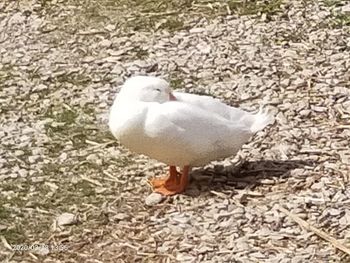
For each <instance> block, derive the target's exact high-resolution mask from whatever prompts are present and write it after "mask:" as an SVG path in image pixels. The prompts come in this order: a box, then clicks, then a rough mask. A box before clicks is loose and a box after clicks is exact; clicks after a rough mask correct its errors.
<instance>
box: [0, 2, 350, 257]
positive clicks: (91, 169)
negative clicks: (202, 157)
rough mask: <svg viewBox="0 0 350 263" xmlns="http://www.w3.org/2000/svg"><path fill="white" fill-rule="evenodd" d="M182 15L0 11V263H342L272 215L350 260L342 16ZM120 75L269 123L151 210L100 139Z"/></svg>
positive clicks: (129, 157) (301, 8)
mask: <svg viewBox="0 0 350 263" xmlns="http://www.w3.org/2000/svg"><path fill="white" fill-rule="evenodd" d="M185 2H186V1H176V2H175V1H174V2H172V1H169V2H167V3H164V5H161V4H159V3H158V1H157V4H156V5H155V4H154V3H153V2H152V1H146V2H144V3H143V1H142V3H139V1H133V2H132V3H131V2H130V3H129V2H128V5H113V3H112V2H110V1H104V0H103V1H99V2H98V3H97V2H95V1H89V3H81V2H79V1H78V0H68V1H61V0H54V1H35V0H33V1H29V2H28V1H3V2H1V3H0V10H1V12H0V28H1V30H0V61H1V63H0V105H1V107H0V113H1V114H0V124H1V129H0V139H1V146H0V180H1V181H0V221H1V225H0V237H1V241H2V245H1V246H0V261H2V262H10V261H11V262H24V261H25V262H38V261H40V262H82V261H86V262H140V261H142V262H293V263H294V262H347V261H349V260H350V258H349V255H348V254H347V253H346V252H343V251H341V250H339V249H337V248H336V247H335V245H334V243H332V242H329V241H327V240H326V239H323V238H321V237H320V236H319V235H318V234H317V233H315V232H313V231H310V230H309V229H306V228H304V227H301V226H300V225H299V224H298V223H297V222H296V221H295V220H293V218H292V217H290V216H288V215H287V214H286V213H283V212H282V211H281V209H280V208H281V207H282V208H285V209H287V210H288V211H289V212H291V213H292V214H293V215H296V216H297V217H299V218H300V219H302V220H304V221H306V222H307V223H308V224H310V225H312V226H314V227H315V228H317V229H319V230H321V231H323V232H325V233H326V234H327V235H329V236H331V237H333V238H335V239H336V240H337V241H338V242H340V243H342V244H343V245H345V246H347V247H350V245H349V242H350V213H349V211H350V202H349V198H350V190H349V189H350V187H349V177H350V176H349V175H350V169H349V167H350V154H349V141H350V140H349V138H350V89H349V81H350V75H349V72H350V28H349V26H350V24H349V21H350V18H349V6H350V3H349V1H321V0H317V1H301V0H300V1H299V0H298V1H277V0H273V1H265V2H262V1H244V2H245V4H242V3H238V4H237V3H236V2H235V3H233V2H232V3H231V2H229V3H228V4H225V3H226V2H224V1H219V2H214V1H190V2H189V3H190V4H188V3H187V4H186V3H185ZM187 2H188V1H187ZM162 3H163V2H162ZM128 7H129V8H128ZM133 74H148V75H156V76H161V77H163V78H165V79H167V80H168V81H169V82H170V83H171V85H172V87H173V88H174V89H177V90H180V91H186V92H191V93H197V94H209V95H212V96H214V97H217V98H219V99H221V100H223V101H225V102H226V103H228V104H231V105H233V106H239V107H241V108H243V109H245V110H251V111H255V110H258V109H259V106H261V105H263V106H264V107H266V108H268V109H269V110H270V112H272V113H273V114H274V115H275V116H276V123H275V124H274V125H272V126H271V127H269V128H268V129H266V130H264V131H261V132H259V133H258V134H257V135H256V136H254V138H252V140H251V141H250V142H249V143H247V144H246V145H244V146H243V147H242V150H241V151H240V152H239V153H238V155H237V156H233V157H232V158H228V159H225V160H221V161H217V162H214V163H211V164H209V165H207V166H205V167H201V168H197V169H195V170H194V171H193V173H192V180H191V183H190V187H189V189H188V190H187V192H186V193H185V194H183V195H178V196H174V197H170V198H166V199H164V200H163V198H162V197H161V196H159V195H157V194H151V191H150V187H149V186H148V184H147V180H148V178H151V177H153V176H162V175H164V174H165V173H166V171H167V170H166V167H165V166H164V165H163V164H160V163H158V162H156V161H154V160H150V159H148V158H147V157H145V156H140V155H136V154H133V153H130V152H129V151H127V150H126V149H125V148H123V147H121V146H120V145H119V144H118V142H116V141H115V140H114V138H113V137H112V136H111V134H110V133H109V131H108V128H107V124H106V120H107V116H108V110H109V107H110V105H111V103H112V101H113V99H114V96H115V94H116V93H117V92H118V90H119V87H120V84H122V83H123V81H124V80H125V79H126V78H127V77H129V76H131V75H133ZM57 215H59V216H57ZM76 215H79V223H78V222H77V221H76V220H77V217H76ZM52 222H56V223H57V225H64V227H62V228H61V227H57V228H56V227H53V226H52ZM21 244H22V245H23V244H24V245H28V246H30V245H33V244H45V245H50V246H51V247H54V246H64V247H65V249H64V250H52V249H51V250H50V251H49V250H47V249H43V250H42V251H41V250H40V251H41V252H40V251H39V252H40V253H39V252H38V253H34V252H33V251H31V250H30V249H27V250H25V251H13V249H11V247H12V248H13V247H14V246H16V245H21ZM44 248H45V247H44Z"/></svg>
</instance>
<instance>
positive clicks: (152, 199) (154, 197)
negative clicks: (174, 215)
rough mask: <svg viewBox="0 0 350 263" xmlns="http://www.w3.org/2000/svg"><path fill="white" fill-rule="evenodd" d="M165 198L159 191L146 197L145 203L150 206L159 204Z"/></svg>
mask: <svg viewBox="0 0 350 263" xmlns="http://www.w3.org/2000/svg"><path fill="white" fill-rule="evenodd" d="M162 200H163V196H162V195H161V194H159V193H152V194H150V195H149V196H147V197H146V199H145V203H146V205H148V206H153V205H156V204H159V203H160V202H161V201H162Z"/></svg>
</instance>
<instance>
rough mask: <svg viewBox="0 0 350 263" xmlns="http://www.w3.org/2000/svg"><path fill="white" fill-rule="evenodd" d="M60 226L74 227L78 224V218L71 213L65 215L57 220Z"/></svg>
mask: <svg viewBox="0 0 350 263" xmlns="http://www.w3.org/2000/svg"><path fill="white" fill-rule="evenodd" d="M56 222H57V225H58V226H67V225H74V224H76V223H77V222H78V220H77V217H76V216H75V215H74V214H71V213H63V214H61V215H59V216H58V217H57V218H56Z"/></svg>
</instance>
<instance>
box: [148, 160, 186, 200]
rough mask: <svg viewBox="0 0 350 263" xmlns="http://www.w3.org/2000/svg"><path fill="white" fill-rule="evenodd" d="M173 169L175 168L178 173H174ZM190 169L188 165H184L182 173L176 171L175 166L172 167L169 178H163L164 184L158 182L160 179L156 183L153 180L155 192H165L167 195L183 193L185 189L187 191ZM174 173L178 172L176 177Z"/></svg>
mask: <svg viewBox="0 0 350 263" xmlns="http://www.w3.org/2000/svg"><path fill="white" fill-rule="evenodd" d="M173 169H175V172H176V173H174V170H173ZM189 171H190V167H189V166H188V165H186V166H184V168H183V170H182V174H180V173H178V172H177V171H176V168H175V166H174V168H172V167H170V175H169V177H168V178H167V179H165V180H164V179H163V180H164V181H163V183H162V184H158V181H157V182H155V183H152V182H151V184H152V186H153V190H154V192H156V193H160V194H163V195H165V196H169V195H175V194H179V193H182V192H183V191H185V189H186V187H187V185H188V174H189ZM172 173H173V175H172ZM174 174H176V177H175V176H174ZM174 178H175V179H174ZM160 180H161V179H160Z"/></svg>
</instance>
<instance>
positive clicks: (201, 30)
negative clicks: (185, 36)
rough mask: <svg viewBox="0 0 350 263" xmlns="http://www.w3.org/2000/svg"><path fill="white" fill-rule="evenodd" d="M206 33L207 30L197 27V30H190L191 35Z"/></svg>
mask: <svg viewBox="0 0 350 263" xmlns="http://www.w3.org/2000/svg"><path fill="white" fill-rule="evenodd" d="M204 31H205V28H202V27H197V28H192V29H190V33H202V32H204Z"/></svg>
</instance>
